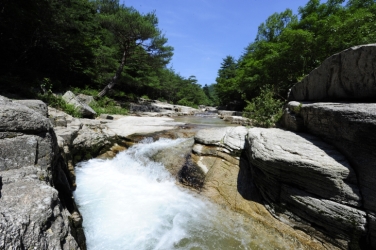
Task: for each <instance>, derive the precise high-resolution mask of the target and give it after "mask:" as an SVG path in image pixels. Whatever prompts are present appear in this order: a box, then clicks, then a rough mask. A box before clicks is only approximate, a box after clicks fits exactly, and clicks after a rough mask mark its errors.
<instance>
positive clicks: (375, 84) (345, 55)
mask: <svg viewBox="0 0 376 250" xmlns="http://www.w3.org/2000/svg"><path fill="white" fill-rule="evenodd" d="M375 58H376V44H368V45H361V46H356V47H352V48H349V49H347V50H344V51H342V52H340V53H338V54H335V55H333V56H331V57H329V58H328V59H326V60H325V61H324V62H323V63H322V64H321V65H320V66H319V67H317V68H316V69H314V70H313V71H312V72H311V73H310V74H309V75H308V76H307V77H305V78H304V79H303V80H302V81H301V82H299V83H297V84H295V85H294V86H293V87H292V88H291V90H290V93H289V97H288V99H289V100H290V101H340V100H375V98H376V78H375V74H376V63H375V61H376V60H375Z"/></svg>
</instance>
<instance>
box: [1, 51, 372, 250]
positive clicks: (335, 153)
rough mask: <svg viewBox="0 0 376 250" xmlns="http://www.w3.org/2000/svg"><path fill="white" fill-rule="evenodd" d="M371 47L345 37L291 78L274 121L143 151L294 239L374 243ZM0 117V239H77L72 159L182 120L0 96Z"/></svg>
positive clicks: (333, 245)
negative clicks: (336, 49) (342, 45)
mask: <svg viewBox="0 0 376 250" xmlns="http://www.w3.org/2000/svg"><path fill="white" fill-rule="evenodd" d="M370 55H371V57H370ZM370 58H371V59H370ZM372 58H373V59H374V58H376V45H367V46H360V47H355V48H351V49H349V50H346V51H343V52H341V53H339V54H337V55H334V56H333V57H331V58H329V59H328V60H327V61H325V62H324V63H323V66H321V67H329V68H330V69H332V70H330V71H327V70H326V69H321V68H317V69H316V70H315V71H313V73H312V74H311V75H309V76H308V77H307V78H306V79H303V81H302V83H298V84H296V85H295V86H294V87H293V89H292V90H291V94H290V97H289V98H290V100H291V101H292V102H290V103H289V104H288V105H287V106H286V110H285V113H284V116H283V119H282V124H283V126H284V129H281V128H273V129H262V128H246V127H242V126H240V127H225V128H223V127H222V128H212V129H204V130H200V131H198V132H197V133H196V134H195V135H194V139H191V140H187V141H186V142H184V143H185V144H184V145H180V146H178V147H174V148H171V149H168V150H167V151H163V152H162V151H161V152H156V154H155V155H154V156H153V160H155V161H160V162H164V163H165V165H166V166H167V168H168V169H169V170H170V172H171V173H172V174H173V175H175V176H176V178H177V180H178V181H179V182H181V183H182V184H184V185H187V186H190V187H191V188H193V189H195V190H197V191H198V192H200V193H201V194H203V195H205V196H207V197H209V198H210V199H211V200H213V201H215V202H216V203H218V204H221V205H223V206H224V207H229V208H231V209H233V210H235V211H238V212H241V213H243V214H246V215H248V216H251V217H253V218H255V219H256V220H257V221H258V222H259V223H260V224H262V225H264V226H265V227H268V228H273V229H275V232H276V233H278V234H282V235H285V236H286V237H290V238H291V239H293V240H294V241H296V242H298V243H297V244H298V245H300V246H301V248H302V249H338V248H340V249H376V242H375V239H376V196H375V193H376V190H375V187H376V178H375V176H376V172H375V170H376V166H374V165H375V162H376V161H375V160H376V159H375V157H376V155H375V152H376V144H375V139H376V138H374V137H375V132H374V131H376V104H374V103H372V102H370V100H372V98H376V91H375V89H376V88H375V86H376V82H375V81H376V79H375V78H374V77H371V76H374V75H375V74H376V73H375V72H376V68H375V63H374V60H373V59H372ZM354 61H356V62H357V63H356V64H354ZM350 66H351V67H355V68H356V69H354V70H353V71H351V69H352V68H351V67H350ZM349 67H350V68H349ZM349 71H351V72H352V73H351V75H348V74H349V73H348V72H349ZM328 72H329V73H328ZM327 74H330V75H329V76H327ZM323 75H325V77H324V76H323ZM328 81H329V82H328ZM312 84H316V85H317V86H318V87H317V88H316V87H315V88H314V87H312V86H313V85H312ZM320 84H321V85H324V86H326V87H323V88H321V87H320ZM317 89H319V91H318V92H320V93H316V92H315V93H314V94H313V93H311V92H312V91H316V90H317ZM350 90H351V91H352V93H350V94H349V91H350ZM336 93H338V94H336ZM341 93H342V94H343V93H347V95H342V94H341ZM350 97H351V98H350ZM352 97H353V98H352ZM331 98H333V99H331ZM349 99H351V102H348V101H349ZM322 101H326V102H322ZM329 101H336V102H335V103H333V102H329ZM345 101H347V102H345ZM103 118H105V119H103ZM106 118H111V119H106ZM0 121H1V123H0V249H86V244H85V236H84V234H83V229H82V218H81V216H80V213H79V211H78V209H77V206H76V204H75V201H74V199H73V198H72V192H73V190H74V189H75V186H76V184H75V171H74V165H75V164H76V163H77V162H79V161H82V160H86V159H90V158H92V157H96V156H98V155H102V157H109V156H111V155H113V154H115V153H116V152H117V151H120V150H124V149H125V148H127V147H129V146H130V145H132V144H133V143H134V141H136V140H134V138H135V136H136V135H137V134H139V135H138V137H142V136H145V135H147V134H150V133H155V132H163V131H173V129H177V128H179V127H180V128H181V129H182V130H184V128H185V126H184V125H183V124H181V123H176V122H174V121H173V120H172V119H171V118H166V117H135V116H133V117H123V116H110V117H108V116H102V118H99V119H95V120H93V119H76V118H73V117H71V116H69V115H67V114H65V113H63V112H60V111H58V110H55V109H52V108H47V106H46V105H45V104H44V103H43V102H41V101H38V100H23V101H12V100H9V99H7V98H5V97H0ZM289 130H290V131H289ZM172 133H175V135H174V136H180V135H183V134H184V135H185V136H187V137H190V136H192V137H193V134H192V132H187V131H186V132H181V131H180V132H177V131H175V132H172ZM136 137H137V136H136Z"/></svg>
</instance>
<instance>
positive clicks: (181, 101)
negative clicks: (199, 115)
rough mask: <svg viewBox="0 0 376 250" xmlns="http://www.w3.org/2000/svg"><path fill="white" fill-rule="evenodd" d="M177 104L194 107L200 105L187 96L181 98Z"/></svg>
mask: <svg viewBox="0 0 376 250" xmlns="http://www.w3.org/2000/svg"><path fill="white" fill-rule="evenodd" d="M177 104H179V105H181V106H188V107H192V108H197V107H198V106H197V104H194V103H193V102H191V101H189V100H187V98H183V99H180V100H179V101H178V103H177Z"/></svg>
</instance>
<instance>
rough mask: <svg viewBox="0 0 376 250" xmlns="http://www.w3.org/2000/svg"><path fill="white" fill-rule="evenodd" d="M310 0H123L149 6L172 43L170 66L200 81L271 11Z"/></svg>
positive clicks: (211, 77) (236, 51) (210, 78)
mask: <svg viewBox="0 0 376 250" xmlns="http://www.w3.org/2000/svg"><path fill="white" fill-rule="evenodd" d="M307 2H308V0H285V1H282V0H123V3H124V4H125V5H126V6H133V7H134V8H135V9H137V10H138V11H139V12H141V13H144V14H145V13H148V12H151V11H153V10H155V11H156V15H157V17H158V20H159V25H158V26H159V28H160V29H161V30H162V31H163V33H164V34H165V36H166V37H167V38H168V44H169V45H170V46H172V47H174V56H173V58H172V61H171V63H170V66H172V68H174V69H175V71H176V72H177V73H179V74H180V75H181V76H183V77H186V78H187V77H189V76H191V75H194V76H196V78H197V80H198V83H200V84H201V85H204V84H212V83H215V78H216V77H217V73H218V69H219V68H220V66H221V63H222V61H223V58H225V57H226V56H227V55H231V56H234V57H235V58H236V59H237V58H239V56H240V55H241V54H242V53H243V51H244V48H245V47H246V46H247V45H248V44H249V43H251V42H253V41H254V39H255V37H256V34H257V28H258V26H259V25H260V24H261V23H262V22H264V21H265V20H266V19H267V18H268V17H269V16H270V15H272V14H273V13H275V12H282V11H284V10H285V9H287V8H290V9H291V10H292V11H293V12H294V13H297V12H298V7H299V6H304V5H305V4H306V3H307Z"/></svg>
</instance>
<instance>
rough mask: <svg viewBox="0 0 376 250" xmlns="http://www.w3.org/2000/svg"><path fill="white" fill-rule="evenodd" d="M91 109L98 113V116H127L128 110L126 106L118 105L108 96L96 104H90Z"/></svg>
mask: <svg viewBox="0 0 376 250" xmlns="http://www.w3.org/2000/svg"><path fill="white" fill-rule="evenodd" d="M90 107H91V108H92V109H93V110H94V111H95V112H97V115H101V114H112V115H116V114H117V115H127V114H128V109H127V108H126V107H125V105H124V104H123V105H121V104H118V103H117V102H116V101H115V100H114V99H111V98H109V97H107V96H104V97H102V98H99V99H98V100H96V102H94V103H92V104H90Z"/></svg>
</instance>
